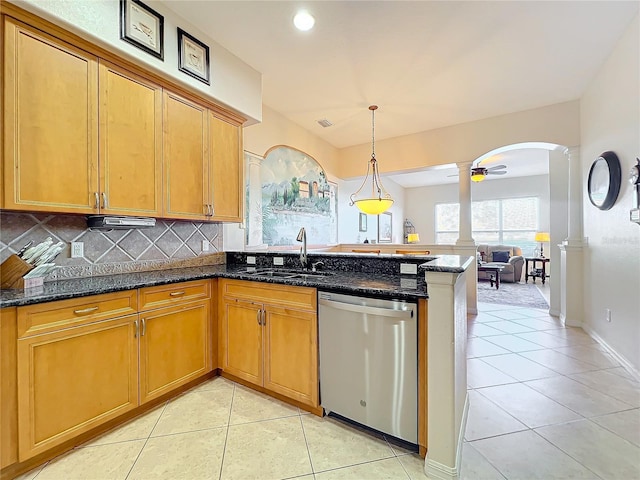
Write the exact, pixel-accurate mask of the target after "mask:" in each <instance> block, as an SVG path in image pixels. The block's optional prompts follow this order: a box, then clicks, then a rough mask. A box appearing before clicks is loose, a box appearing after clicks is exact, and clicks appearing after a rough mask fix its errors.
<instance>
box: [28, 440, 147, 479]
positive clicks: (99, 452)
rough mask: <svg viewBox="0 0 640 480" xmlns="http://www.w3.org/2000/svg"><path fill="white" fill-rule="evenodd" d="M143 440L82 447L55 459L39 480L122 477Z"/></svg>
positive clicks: (47, 466) (43, 470)
mask: <svg viewBox="0 0 640 480" xmlns="http://www.w3.org/2000/svg"><path fill="white" fill-rule="evenodd" d="M144 442H145V440H134V441H131V442H121V443H112V444H109V445H98V446H96V447H82V448H77V449H75V450H71V452H69V453H68V454H65V455H62V456H60V457H57V458H54V459H53V460H51V462H49V463H48V464H47V465H46V466H45V467H44V468H43V469H42V471H41V472H40V473H39V474H38V476H37V477H36V478H37V479H38V480H62V479H64V480H89V479H95V480H98V479H99V480H111V479H113V480H124V479H125V478H126V477H127V474H128V473H129V470H131V466H132V465H133V462H135V460H136V458H137V457H138V454H139V453H140V451H141V450H142V447H143V446H144Z"/></svg>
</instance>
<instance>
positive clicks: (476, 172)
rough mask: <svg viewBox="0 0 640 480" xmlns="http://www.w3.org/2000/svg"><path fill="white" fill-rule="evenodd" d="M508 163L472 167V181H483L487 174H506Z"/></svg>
mask: <svg viewBox="0 0 640 480" xmlns="http://www.w3.org/2000/svg"><path fill="white" fill-rule="evenodd" d="M506 168H507V166H506V165H496V166H495V167H489V168H485V167H474V168H472V169H471V181H472V182H482V181H483V180H484V177H486V176H487V175H504V174H505V173H507V171H506V170H505V169H506Z"/></svg>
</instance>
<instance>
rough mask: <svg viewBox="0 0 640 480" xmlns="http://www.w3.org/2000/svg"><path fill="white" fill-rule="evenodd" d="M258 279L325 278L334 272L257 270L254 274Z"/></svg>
mask: <svg viewBox="0 0 640 480" xmlns="http://www.w3.org/2000/svg"><path fill="white" fill-rule="evenodd" d="M252 275H255V276H257V277H272V278H305V277H324V276H327V275H333V272H317V271H316V272H310V271H309V272H307V271H296V270H257V271H255V272H253V273H252Z"/></svg>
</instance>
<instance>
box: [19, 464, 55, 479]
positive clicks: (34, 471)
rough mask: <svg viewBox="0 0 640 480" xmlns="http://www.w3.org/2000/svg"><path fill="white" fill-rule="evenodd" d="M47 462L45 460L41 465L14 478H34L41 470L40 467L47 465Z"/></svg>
mask: <svg viewBox="0 0 640 480" xmlns="http://www.w3.org/2000/svg"><path fill="white" fill-rule="evenodd" d="M47 463H48V462H45V463H43V464H42V465H39V466H37V467H36V468H32V469H31V470H29V471H28V472H25V473H23V474H22V475H20V476H18V477H16V478H15V479H14V480H33V479H34V478H36V475H38V474H39V473H40V472H41V471H42V469H43V468H44V467H46V466H47Z"/></svg>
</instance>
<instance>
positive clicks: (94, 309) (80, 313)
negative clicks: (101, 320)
mask: <svg viewBox="0 0 640 480" xmlns="http://www.w3.org/2000/svg"><path fill="white" fill-rule="evenodd" d="M98 308H100V307H89V308H83V309H82V310H74V311H73V313H75V314H77V315H82V314H83V313H89V312H95V311H96V310H98Z"/></svg>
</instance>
